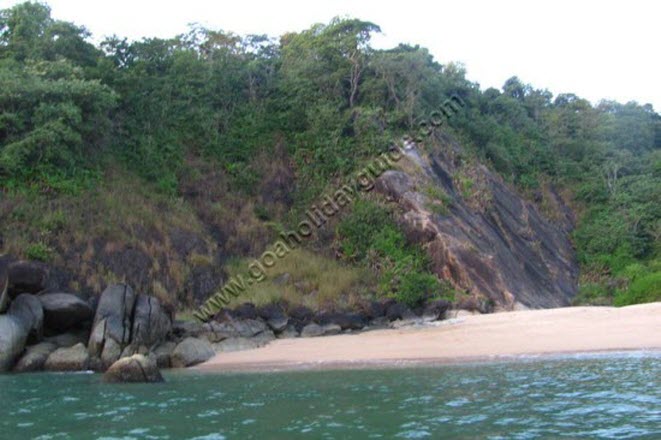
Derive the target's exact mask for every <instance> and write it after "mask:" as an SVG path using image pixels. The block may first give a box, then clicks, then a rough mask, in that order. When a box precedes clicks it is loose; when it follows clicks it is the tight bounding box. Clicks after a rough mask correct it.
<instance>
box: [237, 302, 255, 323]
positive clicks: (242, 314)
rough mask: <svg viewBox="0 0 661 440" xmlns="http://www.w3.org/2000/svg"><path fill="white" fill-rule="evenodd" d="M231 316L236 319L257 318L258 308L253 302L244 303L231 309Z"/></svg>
mask: <svg viewBox="0 0 661 440" xmlns="http://www.w3.org/2000/svg"><path fill="white" fill-rule="evenodd" d="M230 316H231V317H232V318H234V319H236V320H244V319H257V309H256V308H255V305H254V304H253V303H243V304H241V305H240V306H238V307H236V308H235V309H234V310H232V311H230Z"/></svg>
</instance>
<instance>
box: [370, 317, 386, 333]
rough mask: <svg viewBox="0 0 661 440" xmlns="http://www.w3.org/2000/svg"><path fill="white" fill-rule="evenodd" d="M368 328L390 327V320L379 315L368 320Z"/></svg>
mask: <svg viewBox="0 0 661 440" xmlns="http://www.w3.org/2000/svg"><path fill="white" fill-rule="evenodd" d="M369 328H370V329H373V330H374V329H384V328H390V320H389V319H388V317H386V316H379V317H378V318H374V319H372V320H371V321H370V322H369Z"/></svg>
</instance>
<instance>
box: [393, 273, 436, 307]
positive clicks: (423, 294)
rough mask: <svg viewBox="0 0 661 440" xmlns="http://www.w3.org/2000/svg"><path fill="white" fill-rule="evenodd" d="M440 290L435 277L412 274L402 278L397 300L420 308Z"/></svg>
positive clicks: (426, 274)
mask: <svg viewBox="0 0 661 440" xmlns="http://www.w3.org/2000/svg"><path fill="white" fill-rule="evenodd" d="M438 289H439V282H438V279H437V278H436V277H435V276H434V275H432V274H429V273H420V272H410V273H407V274H405V275H404V276H402V279H401V281H400V284H399V288H398V289H397V293H396V294H395V299H397V301H399V302H402V303H404V304H406V305H407V306H409V307H418V306H420V305H422V304H424V303H425V301H427V300H428V299H430V298H432V297H433V296H434V295H435V294H436V293H437V291H438Z"/></svg>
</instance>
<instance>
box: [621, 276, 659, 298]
mask: <svg viewBox="0 0 661 440" xmlns="http://www.w3.org/2000/svg"><path fill="white" fill-rule="evenodd" d="M656 301H661V272H655V273H651V274H649V275H645V276H642V277H638V278H636V279H635V280H634V281H633V282H632V283H631V285H629V288H628V289H627V290H625V291H622V292H619V293H618V294H617V295H616V296H615V301H614V304H615V305H616V306H628V305H631V304H641V303H650V302H656Z"/></svg>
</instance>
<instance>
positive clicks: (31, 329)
mask: <svg viewBox="0 0 661 440" xmlns="http://www.w3.org/2000/svg"><path fill="white" fill-rule="evenodd" d="M9 314H10V315H13V316H15V317H16V318H18V319H19V320H20V321H21V322H22V323H23V326H24V327H25V328H26V329H27V331H28V342H33V343H36V342H39V341H40V340H41V338H42V336H43V332H44V309H43V307H42V305H41V301H39V298H37V297H36V296H34V295H30V294H27V293H23V294H21V295H18V296H17V297H16V298H15V299H14V301H12V303H11V306H10V307H9Z"/></svg>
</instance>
